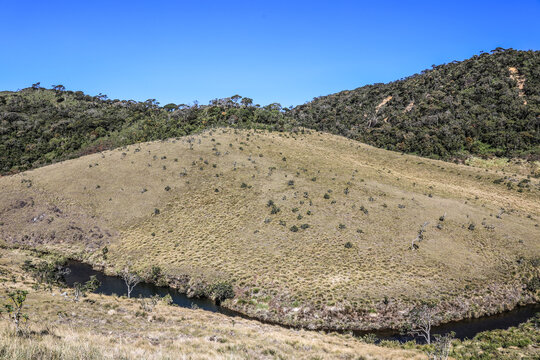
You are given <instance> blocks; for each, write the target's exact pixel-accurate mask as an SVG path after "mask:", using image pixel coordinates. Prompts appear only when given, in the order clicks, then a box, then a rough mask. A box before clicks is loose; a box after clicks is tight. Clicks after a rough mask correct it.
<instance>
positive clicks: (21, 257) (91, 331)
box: [0, 249, 425, 360]
mask: <svg viewBox="0 0 540 360" xmlns="http://www.w3.org/2000/svg"><path fill="white" fill-rule="evenodd" d="M25 260H33V261H36V260H42V259H40V258H37V257H33V256H31V255H28V254H27V253H26V252H24V251H21V250H6V249H0V299H1V300H0V302H2V303H3V302H4V301H5V300H6V298H5V295H6V293H7V292H8V291H11V290H15V289H19V290H26V291H28V297H27V300H26V302H25V306H24V312H25V313H27V314H28V317H29V319H28V321H27V322H26V323H25V324H24V326H23V330H24V332H23V334H22V335H24V336H15V335H14V334H13V331H12V329H13V325H12V324H11V323H10V322H8V320H7V318H6V317H4V318H1V319H0V329H1V330H0V359H2V360H3V359H6V360H7V359H9V360H11V359H14V358H19V359H32V358H33V359H43V360H48V359H59V358H62V359H84V360H94V359H95V360H98V359H99V360H101V359H119V358H121V359H128V360H131V359H141V358H144V359H150V360H154V359H156V360H157V359H178V358H186V359H194V360H199V359H200V360H202V359H205V360H208V359H228V360H230V359H273V358H276V359H277V358H287V359H306V360H307V359H336V358H343V359H353V358H354V359H356V358H364V359H369V360H374V359H388V360H398V359H411V360H421V359H425V356H424V355H423V354H422V353H421V352H420V351H417V350H404V349H388V348H382V347H380V346H376V345H374V344H366V343H365V342H363V341H361V340H360V339H358V338H355V337H353V336H350V335H346V334H325V333H321V332H313V331H306V330H293V329H285V328H283V327H280V326H272V325H266V324H262V323H260V322H258V321H253V320H247V319H242V318H232V317H228V316H225V315H223V314H219V313H212V312H210V311H204V310H202V309H187V308H182V307H178V306H170V305H167V304H165V303H164V302H163V301H157V302H155V303H152V302H150V301H148V300H149V299H135V298H132V299H127V298H125V297H118V296H106V295H100V294H92V293H90V294H87V296H86V297H84V298H81V300H80V301H74V300H73V292H72V290H71V289H65V288H64V289H62V288H59V287H57V286H52V287H51V288H50V289H45V286H44V285H39V284H37V283H36V282H35V281H34V280H33V279H32V278H30V277H29V276H28V274H27V273H25V272H24V271H22V268H21V266H22V265H23V264H24V261H25Z"/></svg>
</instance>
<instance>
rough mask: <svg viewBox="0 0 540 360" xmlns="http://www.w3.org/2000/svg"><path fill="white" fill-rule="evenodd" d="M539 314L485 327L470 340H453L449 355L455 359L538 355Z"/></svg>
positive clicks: (532, 357) (539, 350) (516, 357)
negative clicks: (496, 327) (517, 322)
mask: <svg viewBox="0 0 540 360" xmlns="http://www.w3.org/2000/svg"><path fill="white" fill-rule="evenodd" d="M539 316H540V315H537V317H536V318H535V319H531V320H529V321H528V322H526V323H523V324H521V325H519V326H517V327H511V328H509V329H507V330H493V331H486V332H483V333H480V334H478V335H476V336H475V337H474V338H473V339H471V340H464V341H454V344H453V351H452V356H453V357H455V358H456V359H463V360H465V359H471V360H484V359H485V360H487V359H500V360H512V359H522V360H527V359H530V360H532V359H539V358H540V327H539V325H540V317H539Z"/></svg>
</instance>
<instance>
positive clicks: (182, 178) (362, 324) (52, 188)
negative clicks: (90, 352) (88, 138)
mask: <svg viewBox="0 0 540 360" xmlns="http://www.w3.org/2000/svg"><path fill="white" fill-rule="evenodd" d="M476 165H482V166H466V165H459V164H453V163H448V162H442V161H438V160H430V159H425V158H420V157H416V156H412V155H405V154H402V153H397V152H392V151H387V150H382V149H377V148H374V147H371V146H369V145H365V144H362V143H359V142H356V141H353V140H350V139H347V138H344V137H341V136H335V135H330V134H326V133H320V132H316V131H312V130H307V129H298V131H296V132H291V133H282V132H270V131H263V130H239V129H233V128H217V129H212V130H208V131H205V132H203V133H201V134H199V135H195V136H186V137H178V138H171V139H168V140H163V141H154V142H146V143H139V144H134V145H130V146H125V147H122V148H118V149H115V150H110V151H103V152H100V153H96V154H91V155H87V156H83V157H80V158H77V159H73V160H68V161H64V162H60V163H56V164H53V165H49V166H45V167H41V168H39V169H35V170H31V171H26V172H22V173H19V174H15V175H10V176H4V177H1V178H0V239H1V240H2V241H4V242H5V243H6V244H7V245H9V246H17V247H23V248H26V247H28V248H38V249H44V250H45V249H46V250H50V251H54V252H57V253H61V254H63V255H67V256H71V257H75V258H78V259H81V260H83V261H85V262H89V263H91V264H94V265H95V266H98V267H103V268H104V269H105V271H107V272H110V273H115V272H116V271H118V270H119V269H121V268H122V267H123V266H125V265H126V264H131V266H133V268H134V269H136V270H138V271H139V272H140V273H141V274H146V275H147V277H148V278H151V275H150V274H151V273H152V268H153V267H159V269H160V270H161V273H163V274H164V277H163V278H162V279H160V281H165V282H167V283H168V284H169V285H171V286H174V287H177V288H179V289H181V290H183V291H186V292H188V293H189V294H191V295H194V296H197V295H209V294H208V289H209V288H212V286H213V285H216V284H222V285H223V284H226V285H227V286H230V287H231V288H232V289H233V291H234V296H233V297H232V298H228V299H226V300H225V301H224V302H223V305H224V306H226V307H229V308H231V309H235V310H238V311H240V312H242V313H244V314H248V315H251V316H253V317H256V318H258V319H263V320H268V321H274V322H278V323H282V324H288V325H293V326H306V327H310V328H355V329H374V328H385V327H398V326H399V325H400V324H401V323H402V321H403V320H404V318H405V316H406V314H407V312H408V310H410V309H411V308H412V307H413V306H414V305H415V304H418V303H421V302H434V303H436V304H437V307H438V309H439V310H440V311H441V314H442V313H444V317H443V318H441V319H440V321H449V320H452V319H459V318H463V317H468V316H479V315H482V314H487V313H495V312H498V311H502V310H504V309H508V308H512V307H514V306H516V305H517V304H520V303H527V302H534V301H537V300H538V295H539V294H538V286H537V285H536V284H537V282H535V279H537V277H538V271H539V269H538V259H539V257H540V243H539V242H538V239H539V238H540V228H539V225H538V223H539V220H538V218H539V216H540V185H539V180H538V179H536V178H534V177H530V176H527V175H525V174H527V173H528V172H529V170H527V171H525V172H521V170H520V169H519V168H516V167H515V166H516V165H512V164H510V163H505V162H499V163H493V162H483V163H481V164H476ZM523 166H525V165H523Z"/></svg>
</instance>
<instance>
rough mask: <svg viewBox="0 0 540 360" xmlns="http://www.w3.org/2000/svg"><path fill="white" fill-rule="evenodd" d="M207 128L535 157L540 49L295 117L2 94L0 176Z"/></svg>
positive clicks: (218, 104) (450, 155)
mask: <svg viewBox="0 0 540 360" xmlns="http://www.w3.org/2000/svg"><path fill="white" fill-rule="evenodd" d="M214 126H235V127H247V128H268V129H272V130H294V129H296V128H297V127H298V126H304V127H308V128H313V129H317V130H321V131H326V132H330V133H334V134H340V135H344V136H347V137H349V138H352V139H355V140H359V141H362V142H365V143H368V144H371V145H375V146H378V147H381V148H385V149H390V150H396V151H403V152H408V153H415V154H419V155H422V156H427V157H433V158H441V159H445V160H448V159H458V158H465V157H467V156H469V155H471V154H473V155H480V156H506V157H516V156H521V157H527V158H530V159H538V158H539V156H540V51H517V50H512V49H508V50H503V49H496V50H493V51H492V52H491V53H483V54H481V55H476V56H473V57H472V58H470V59H468V60H465V61H462V62H452V63H450V64H444V65H439V66H433V68H432V69H430V70H425V71H423V72H422V73H420V74H417V75H413V76H410V77H408V78H405V79H402V80H398V81H394V82H391V83H388V84H374V85H368V86H363V87H360V88H357V89H355V90H348V91H342V92H340V93H337V94H332V95H328V96H323V97H318V98H315V99H314V100H313V101H311V102H309V103H306V104H304V105H300V106H297V107H295V108H292V109H289V108H282V106H281V105H280V104H278V103H274V104H270V105H266V106H260V105H257V104H253V101H252V99H250V98H247V97H241V96H239V95H235V96H232V97H230V98H225V99H215V100H212V101H211V102H210V103H209V105H199V104H198V103H194V104H190V105H186V104H180V105H178V104H172V103H171V104H166V105H164V106H162V105H160V104H159V103H158V102H157V101H156V100H155V99H149V100H146V101H143V102H138V101H133V100H118V99H108V98H107V96H106V95H102V94H99V95H97V96H90V95H87V94H84V93H83V92H82V91H70V90H66V89H65V88H64V86H62V85H53V86H52V89H45V88H43V87H41V86H40V84H39V83H36V84H33V85H32V86H31V87H28V88H25V89H22V90H19V91H16V92H8V91H5V92H0V173H2V174H8V173H15V172H19V171H24V170H27V169H30V168H34V167H38V166H42V165H45V164H48V163H52V162H56V161H61V160H65V159H68V158H73V157H77V156H81V155H84V154H88V153H93V152H97V151H101V150H104V149H110V148H114V147H118V146H123V145H128V144H133V143H137V142H143V141H151V140H159V139H165V138H170V137H178V136H184V135H188V134H192V133H195V132H198V131H200V130H202V129H204V128H207V127H214Z"/></svg>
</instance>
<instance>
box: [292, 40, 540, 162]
mask: <svg viewBox="0 0 540 360" xmlns="http://www.w3.org/2000/svg"><path fill="white" fill-rule="evenodd" d="M292 114H293V116H294V118H295V119H296V120H297V121H298V122H299V123H300V124H301V125H302V126H307V127H311V128H314V129H317V130H321V131H328V132H331V133H334V134H340V135H344V136H347V137H349V138H352V139H355V140H359V141H362V142H365V143H368V144H371V145H374V146H377V147H381V148H385V149H390V150H396V151H404V152H407V153H415V154H419V155H422V156H429V157H434V158H442V159H449V158H452V157H457V158H463V157H465V156H467V155H468V154H475V155H485V156H493V155H496V156H507V157H509V156H531V157H532V158H535V159H538V158H539V157H540V51H517V50H512V49H508V50H502V49H496V50H494V51H493V52H492V53H491V54H488V53H483V54H481V55H477V56H473V57H472V58H470V59H467V60H465V61H459V62H458V61H454V62H452V63H450V64H444V65H438V66H435V65H434V66H433V68H432V69H430V70H425V71H422V73H421V74H416V75H413V76H410V77H408V78H405V79H403V80H399V81H394V82H390V83H388V84H374V85H368V86H364V87H360V88H357V89H354V90H347V91H342V92H339V93H336V94H332V95H328V96H321V97H318V98H316V99H314V100H313V101H312V102H309V103H307V104H305V105H300V106H297V107H296V108H294V109H293V111H292Z"/></svg>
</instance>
